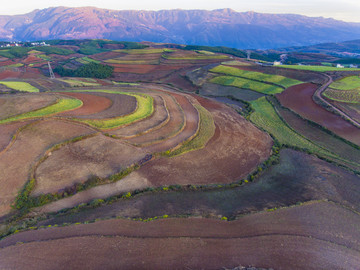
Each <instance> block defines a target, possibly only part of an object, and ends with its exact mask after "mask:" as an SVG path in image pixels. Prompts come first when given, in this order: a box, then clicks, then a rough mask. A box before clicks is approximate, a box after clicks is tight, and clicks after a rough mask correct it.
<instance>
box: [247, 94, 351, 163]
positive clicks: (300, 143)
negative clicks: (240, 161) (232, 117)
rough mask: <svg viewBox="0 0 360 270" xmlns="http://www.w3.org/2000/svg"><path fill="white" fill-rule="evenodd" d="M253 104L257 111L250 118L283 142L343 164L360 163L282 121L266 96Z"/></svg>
mask: <svg viewBox="0 0 360 270" xmlns="http://www.w3.org/2000/svg"><path fill="white" fill-rule="evenodd" d="M251 105H252V106H253V108H254V109H255V112H254V113H252V114H251V116H250V120H251V121H252V122H253V123H255V124H256V125H257V126H259V127H261V128H263V129H264V130H266V131H268V132H269V133H270V134H272V135H273V136H274V137H275V138H276V139H277V140H278V141H279V142H280V143H281V144H283V145H288V146H295V147H298V148H301V149H307V150H308V151H310V152H312V153H316V154H318V155H320V156H322V157H325V158H328V159H330V160H334V161H336V162H339V163H341V164H350V165H353V166H356V165H358V164H357V163H356V161H352V160H344V159H342V158H340V157H339V156H337V155H335V154H333V153H331V152H329V151H328V150H327V149H326V148H324V147H320V146H318V145H316V144H314V143H313V142H311V141H310V140H308V139H306V138H304V137H303V136H301V135H299V134H298V133H296V132H294V131H293V130H292V129H290V128H289V126H287V125H286V123H285V122H284V121H282V119H281V118H280V117H279V115H278V114H277V113H276V111H275V109H274V107H273V106H272V105H271V104H270V103H269V102H268V101H267V100H266V98H265V97H262V98H260V99H258V100H256V101H252V102H251Z"/></svg>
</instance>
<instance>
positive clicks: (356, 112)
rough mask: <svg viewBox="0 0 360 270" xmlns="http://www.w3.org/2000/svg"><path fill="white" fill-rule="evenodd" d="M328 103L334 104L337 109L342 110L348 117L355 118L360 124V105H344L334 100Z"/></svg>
mask: <svg viewBox="0 0 360 270" xmlns="http://www.w3.org/2000/svg"><path fill="white" fill-rule="evenodd" d="M327 101H328V102H330V103H332V104H333V105H334V106H335V107H337V108H339V109H340V110H342V111H343V112H344V113H346V114H347V115H348V116H350V117H351V118H353V119H354V120H355V121H358V122H360V104H351V103H343V102H338V101H333V100H328V99H327Z"/></svg>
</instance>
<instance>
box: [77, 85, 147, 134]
mask: <svg viewBox="0 0 360 270" xmlns="http://www.w3.org/2000/svg"><path fill="white" fill-rule="evenodd" d="M82 92H94V90H86V91H82ZM95 92H104V93H111V94H122V95H129V96H133V97H135V98H136V101H137V108H136V110H135V112H133V113H131V114H129V115H125V116H120V117H115V118H111V119H76V118H74V119H73V120H75V121H80V122H83V123H86V124H88V125H90V126H92V127H95V128H99V129H112V128H116V127H120V126H123V125H127V124H130V123H132V122H135V121H139V120H142V119H144V118H147V117H149V116H150V115H152V114H153V112H154V100H153V98H152V97H151V96H148V95H145V94H135V93H127V92H117V91H111V90H95Z"/></svg>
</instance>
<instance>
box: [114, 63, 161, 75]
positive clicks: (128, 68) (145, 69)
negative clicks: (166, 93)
mask: <svg viewBox="0 0 360 270" xmlns="http://www.w3.org/2000/svg"><path fill="white" fill-rule="evenodd" d="M109 66H113V67H114V72H116V73H137V74H144V73H149V72H151V71H153V70H154V69H156V65H120V64H109Z"/></svg>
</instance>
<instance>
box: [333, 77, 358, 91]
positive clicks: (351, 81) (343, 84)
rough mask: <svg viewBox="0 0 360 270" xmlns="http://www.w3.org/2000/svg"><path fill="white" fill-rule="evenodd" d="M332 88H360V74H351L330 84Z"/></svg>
mask: <svg viewBox="0 0 360 270" xmlns="http://www.w3.org/2000/svg"><path fill="white" fill-rule="evenodd" d="M330 88H333V89H339V90H354V89H358V88H360V78H359V76H349V77H345V78H343V79H341V80H338V81H335V82H333V83H332V84H330Z"/></svg>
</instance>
